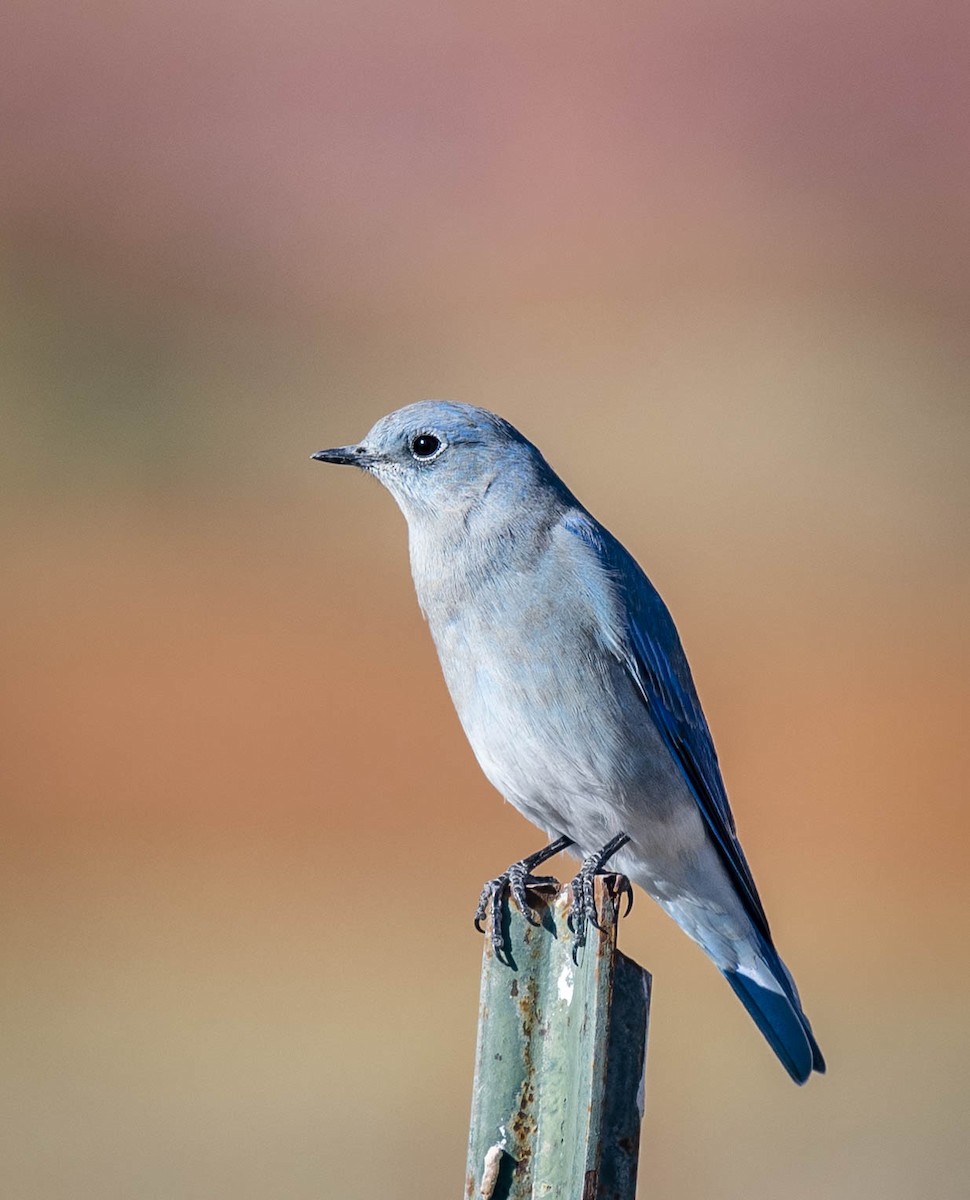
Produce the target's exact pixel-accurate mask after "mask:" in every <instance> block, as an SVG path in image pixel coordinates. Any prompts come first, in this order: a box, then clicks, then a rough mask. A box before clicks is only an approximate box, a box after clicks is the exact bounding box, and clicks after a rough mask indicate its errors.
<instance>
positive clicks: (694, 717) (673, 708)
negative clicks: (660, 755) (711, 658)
mask: <svg viewBox="0 0 970 1200" xmlns="http://www.w3.org/2000/svg"><path fill="white" fill-rule="evenodd" d="M563 524H564V525H565V527H566V529H567V530H568V531H569V532H570V533H572V534H574V535H575V536H577V537H579V538H581V539H582V540H583V542H585V543H586V545H587V546H588V547H589V548H590V549H591V550H592V551H593V552H594V553H595V554H596V556H597V558H598V559H599V562H600V565H601V566H602V567H603V568H604V570H605V571H606V572H607V575H608V577H609V579H610V581H611V584H612V586H613V588H614V589H615V592H616V598H617V600H618V601H619V611H620V612H621V613H624V614H626V625H625V628H624V629H622V630H620V631H619V635H620V636H619V644H618V646H617V647H616V648H615V652H616V653H617V654H618V656H619V657H620V658H621V660H622V661H623V663H624V666H625V667H626V669H627V671H628V672H629V674H630V677H631V679H632V680H633V683H634V685H635V686H636V689H637V691H638V692H639V693H640V696H641V697H642V699H643V702H644V704H645V706H646V708H647V712H648V713H649V715H650V717H651V719H652V720H653V723H654V724H655V725H656V727H657V729H658V730H659V732H660V735H661V737H662V738H663V740H664V743H665V745H666V746H667V748H668V750H669V751H670V753H671V755H672V756H673V758H674V761H675V762H676V763H677V765H678V767H679V768H680V771H681V773H682V775H683V777H684V779H685V780H686V782H687V785H688V787H689V788H690V790H691V793H692V795H693V796H694V799H695V800H696V802H697V806H698V808H699V809H700V812H701V815H702V816H703V818H704V821H705V824H706V825H707V829H708V831H709V833H710V835H711V838H712V840H713V842H714V844H715V846H716V847H717V850H718V853H719V854H720V857H721V859H722V861H723V863H724V865H725V868H726V869H727V871H728V873H729V875H730V876H731V879H732V880H733V882H734V884H735V887H736V888H737V890H738V893H739V895H740V896H741V898H742V899H743V901H744V904H745V908H746V910H747V912H748V914H749V916H750V917H751V919H752V921H753V922H754V924H755V926H756V928H757V929H758V930H759V931H760V932H761V933H762V934H763V935H764V936H765V938H767V939H768V940H769V942H770V939H771V934H770V932H769V929H768V919H767V917H766V916H765V911H764V908H763V907H762V904H761V898H760V897H759V895H758V890H757V888H756V887H755V883H754V879H753V878H752V875H751V869H750V867H749V866H748V863H747V860H746V858H745V857H744V851H743V850H742V849H741V844H740V842H739V841H738V838H737V833H736V831H735V825H734V817H733V815H732V813H731V808H730V805H729V804H728V798H727V793H726V792H725V790H724V783H723V781H722V779H721V771H720V767H719V766H718V762H717V754H716V752H715V750H714V743H713V741H712V739H711V734H710V730H709V729H708V727H707V721H706V720H705V718H704V713H703V711H702V710H701V705H700V701H699V700H698V698H697V692H696V690H695V688H694V682H693V679H692V678H691V674H690V668H689V666H688V665H687V659H686V657H685V655H684V651H683V648H682V647H681V644H680V638H679V637H678V635H677V630H676V628H675V626H674V623H673V620H672V618H671V616H670V613H669V612H668V611H667V607H666V605H665V604H664V602H663V600H662V599H661V598H660V595H659V593H658V592H657V591H656V589H655V588H654V587H653V585H652V584H651V582H650V580H649V579H647V577H646V575H645V574H644V573H643V571H642V570H641V569H640V567H639V566H638V564H637V563H636V561H635V560H634V559H633V557H632V556H631V555H630V554H629V553H628V552H627V551H626V550H625V549H624V548H623V546H621V545H620V543H619V542H618V541H617V540H616V539H615V538H614V537H613V536H612V535H611V534H609V533H608V532H607V531H606V530H605V529H603V528H602V527H601V526H599V525H598V524H596V522H594V521H593V519H592V518H591V517H590V516H589V515H588V514H587V513H585V512H582V511H577V512H573V513H570V514H569V515H568V516H567V517H566V518H565V520H564V522H563Z"/></svg>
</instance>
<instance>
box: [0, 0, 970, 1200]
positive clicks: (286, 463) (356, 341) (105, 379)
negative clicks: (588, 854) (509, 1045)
mask: <svg viewBox="0 0 970 1200" xmlns="http://www.w3.org/2000/svg"><path fill="white" fill-rule="evenodd" d="M2 20H3V26H4V31H3V45H4V69H3V72H2V74H0V103H2V121H0V138H2V162H3V167H2V172H0V255H2V258H0V309H2V325H0V327H2V330H3V333H2V338H0V374H2V390H3V415H2V437H0V470H2V479H3V503H2V506H0V538H2V543H3V563H4V565H3V586H2V589H0V637H2V640H3V649H2V661H3V670H2V680H0V688H2V706H3V717H2V738H3V743H4V744H3V751H2V755H0V780H2V787H0V792H2V806H3V828H2V837H0V890H2V900H3V910H4V916H3V920H2V933H0V944H2V960H3V962H2V973H0V1103H2V1108H3V1119H2V1122H0V1158H2V1162H3V1168H2V1176H3V1180H4V1182H3V1186H2V1191H3V1194H4V1195H5V1196H9V1197H11V1198H16V1200H87V1198H89V1197H90V1198H95V1197H97V1198H98V1200H107V1198H111V1200H116V1198H117V1200H142V1198H145V1200H149V1198H151V1200H155V1198H158V1200H168V1198H183V1197H185V1198H193V1200H194V1198H199V1200H209V1198H217V1200H222V1198H226V1200H228V1198H230V1197H231V1198H233V1200H240V1198H241V1200H248V1198H252V1200H263V1198H265V1197H283V1198H287V1200H291V1198H292V1200H304V1198H306V1200H311V1198H314V1200H315V1198H318V1197H331V1196H334V1197H336V1196H340V1197H346V1198H348V1200H369V1198H370V1197H372V1196H382V1197H388V1198H393V1200H416V1198H417V1197H422V1198H423V1197H428V1196H441V1197H446V1196H456V1195H458V1194H459V1189H460V1187H461V1182H462V1178H463V1170H464V1153H465V1135H466V1128H467V1114H468V1107H469V1099H470V1084H471V1071H472V1061H473V1050H474V1036H475V1020H476V1007H477V996H478V970H479V961H480V954H481V943H480V939H479V937H478V935H477V934H476V933H475V932H474V930H473V929H472V927H471V921H470V918H471V912H472V910H473V908H474V903H475V900H476V899H477V896H478V891H479V887H480V885H481V882H482V880H483V879H485V878H486V877H489V876H491V875H494V874H495V873H496V872H498V871H499V870H501V869H502V868H504V867H505V865H506V864H507V863H508V862H509V861H510V860H512V859H513V858H517V857H519V856H520V855H522V854H524V853H526V852H527V851H529V850H532V849H533V848H535V847H536V846H537V845H538V838H537V834H536V832H535V831H534V830H533V829H532V828H531V827H530V826H528V825H527V824H526V822H525V821H524V820H523V819H522V818H520V817H519V816H518V815H517V814H516V813H515V812H514V811H513V810H512V809H510V808H509V807H508V806H506V805H504V804H503V802H502V801H501V800H500V799H499V797H498V796H496V795H495V794H494V793H493V792H492V791H491V789H490V788H489V786H488V784H487V783H486V782H485V780H484V778H483V777H482V776H481V774H480V772H479V770H478V768H477V766H476V764H475V762H474V760H473V758H472V755H471V752H470V750H469V749H468V747H467V745H466V744H465V741H464V738H463V736H462V734H461V731H460V728H459V726H458V723H457V720H456V718H455V716H454V714H453V712H452V709H451V705H450V702H449V700H448V697H447V695H446V692H445V689H444V684H443V682H442V680H441V677H440V672H439V669H438V665H437V661H436V659H435V656H434V652H433V648H432V646H431V642H430V639H429V636H428V633H427V631H426V629H425V627H424V624H423V622H422V620H421V617H420V614H419V612H418V609H417V605H416V603H415V600H414V598H413V595H412V589H411V582H410V578H409V574H408V567H407V552H406V539H405V530H404V525H403V521H402V519H401V517H400V515H399V514H398V512H397V510H396V508H395V506H394V505H393V503H392V501H391V500H390V498H389V497H388V496H387V495H386V494H384V493H383V492H382V491H381V489H380V488H379V487H377V486H376V485H375V484H374V483H373V482H372V481H369V480H367V479H364V478H361V477H358V476H355V475H350V474H344V473H339V472H332V471H327V470H325V469H323V468H321V467H320V466H319V465H318V464H314V463H311V462H310V461H309V455H310V453H311V452H312V451H314V450H316V449H318V448H319V447H321V446H329V445H332V444H334V443H341V442H346V441H351V440H356V439H357V438H358V437H360V436H361V435H362V434H363V433H364V432H365V431H366V430H367V429H368V428H369V426H370V425H371V424H372V423H373V421H374V420H375V419H376V418H378V417H379V416H381V415H382V414H383V413H384V412H386V411H388V410H390V409H392V408H395V407H398V406H399V405H401V404H404V403H408V402H410V401H412V400H416V399H419V398H422V397H426V396H435V397H450V398H454V399H459V400H465V401H470V402H473V403H479V404H484V405H486V406H488V407H492V408H495V409H497V410H498V411H500V412H501V413H502V414H503V415H505V416H507V417H508V418H510V419H511V420H512V421H513V422H514V423H515V424H517V425H518V426H520V427H521V429H522V430H523V431H524V432H525V433H526V434H527V435H528V436H530V437H532V438H533V439H534V440H535V441H537V442H538V443H539V445H540V446H541V447H542V448H543V450H544V451H545V453H546V455H547V457H548V458H549V459H550V461H551V462H552V464H553V465H554V466H555V467H556V468H557V469H558V470H559V471H560V472H561V474H563V476H564V477H565V478H566V479H567V481H568V482H569V483H570V485H571V486H572V487H573V488H574V490H575V491H576V492H577V493H578V495H579V496H580V497H581V499H582V500H583V501H584V502H585V503H586V504H587V505H588V506H589V507H590V508H591V509H592V510H593V512H594V513H596V514H597V515H598V516H599V517H600V518H601V519H602V520H603V521H604V522H605V523H606V524H607V525H609V526H610V527H611V528H612V529H613V531H614V532H615V533H616V534H617V535H618V536H619V537H620V538H621V539H622V540H623V541H624V542H625V543H626V544H627V545H628V546H629V547H630V549H631V550H632V551H633V552H634V553H635V554H636V556H637V557H638V558H639V559H640V561H641V562H642V563H643V564H644V566H645V567H646V569H647V570H648V571H649V573H650V574H651V576H652V578H653V579H654V581H655V583H656V584H657V586H658V587H659V588H660V591H661V592H662V594H663V595H664V596H665V598H666V599H667V601H668V603H669V605H670V606H671V608H672V610H673V612H674V614H675V617H676V619H677V622H678V624H679V627H680V629H681V633H682V635H683V638H684V641H685V643H686V646H687V649H688V652H689V654H690V657H691V661H692V664H693V668H694V672H695V676H696V677H697V680H698V686H699V689H700V692H701V695H702V698H703V700H704V702H705V705H706V708H707V712H708V717H709V719H710V721H711V725H712V727H713V730H714V733H715V738H716V741H717V744H718V747H719V750H720V756H721V761H722V765H723V767H724V771H725V776H726V779H727V783H728V789H729V791H730V793H731V796H732V799H733V803H734V808H735V812H736V814H737V819H738V824H739V828H740V831H741V833H742V835H743V838H744V842H745V846H746V848H747V851H748V856H749V858H750V859H751V861H752V864H753V867H754V871H755V875H756V877H757V879H758V881H759V884H760V887H761V890H762V894H763V896H764V899H765V902H766V906H767V909H768V912H769V914H770V916H771V919H772V924H773V927H774V929H775V933H776V935H777V939H778V941H779V944H780V947H781V949H782V951H783V953H784V955H785V957H786V958H787V959H788V961H789V963H790V964H791V966H792V968H793V970H794V972H795V974H796V977H797V979H798V981H799V985H800V987H801V990H802V994H803V997H804V998H805V1002H806V1007H807V1010H808V1012H809V1014H810V1015H811V1017H812V1020H813V1022H814V1024H815V1028H816V1031H817V1033H818V1035H819V1039H820V1041H821V1044H822V1046H823V1048H824V1050H825V1053H826V1056H827V1058H828V1062H829V1075H828V1076H827V1077H826V1078H824V1079H819V1078H815V1079H813V1081H812V1082H811V1084H810V1085H809V1086H808V1087H807V1088H805V1089H804V1091H801V1092H800V1091H798V1090H797V1089H795V1088H794V1087H792V1085H791V1084H790V1082H789V1080H788V1078H787V1077H786V1075H785V1074H784V1072H783V1071H782V1069H781V1068H780V1066H779V1065H778V1064H777V1063H776V1062H775V1060H774V1058H773V1056H772V1055H771V1053H770V1051H769V1050H768V1048H767V1046H766V1045H765V1044H764V1043H763V1042H762V1040H761V1038H760V1037H759V1035H758V1033H757V1031H756V1030H755V1029H754V1027H753V1026H752V1024H751V1023H750V1021H749V1020H748V1018H747V1017H746V1016H745V1014H744V1012H743V1011H742V1009H741V1007H740V1005H739V1004H738V1003H737V1001H736V1000H735V999H734V998H733V996H732V995H731V994H730V992H729V989H728V988H727V987H726V986H725V985H724V983H723V982H722V981H721V980H720V979H719V977H718V976H717V974H716V973H715V972H714V971H713V970H712V969H711V968H710V966H709V965H708V963H707V962H706V961H705V960H704V958H703V956H702V955H701V954H700V953H699V952H698V951H697V950H696V948H695V947H694V946H693V945H692V944H691V943H689V942H688V941H687V939H686V938H684V937H683V935H682V934H680V932H679V931H678V930H677V929H676V928H675V927H674V926H673V925H672V924H671V923H670V922H668V921H667V920H666V918H664V917H663V916H662V914H660V912H659V910H656V909H655V908H653V906H651V904H650V903H649V901H647V900H646V899H641V900H640V902H639V903H638V905H637V907H636V908H635V910H634V913H633V915H632V917H631V918H630V919H629V920H628V921H627V922H626V923H625V924H624V926H623V929H622V932H621V944H622V946H623V948H624V949H625V950H626V952H627V953H629V954H631V955H633V956H634V957H636V958H637V959H639V960H640V961H641V962H643V963H644V964H645V965H647V966H648V967H649V968H650V969H651V970H652V971H653V972H654V976H655V1003H654V1010H653V1019H652V1028H651V1043H650V1056H649V1072H648V1101H647V1114H646V1122H645V1128H644V1138H643V1150H642V1167H641V1181H642V1184H641V1192H642V1194H643V1195H644V1196H651V1197H663V1198H665V1200H666V1198H670V1200H700V1198H702V1197H703V1198H709V1197H715V1196H717V1197H740V1196H744V1197H746V1198H747V1200H754V1198H757V1197H764V1198H767V1197H777V1196H779V1195H784V1196H786V1197H790V1198H791V1200H802V1198H805V1200H807V1198H809V1197H811V1198H818V1197H838V1198H846V1200H849V1198H852V1200H866V1198H868V1197H879V1198H880V1200H894V1198H897V1197H898V1198H900V1200H902V1198H910V1197H913V1196H919V1197H921V1198H922V1200H936V1198H941V1200H942V1198H950V1197H960V1196H965V1195H967V1194H968V1192H970V1168H968V1165H967V1153H966V1138H967V1133H966V1117H967V1112H968V1107H970V1087H968V1082H967V1079H968V1067H970V1047H968V1043H970V1038H968V1032H970V1022H968V1015H967V985H968V978H967V953H966V951H967V922H968V918H970V911H968V910H970V903H968V902H970V883H968V872H967V866H966V860H967V839H968V833H970V816H968V806H967V801H966V794H967V776H968V768H970V762H968V757H970V756H968V751H967V745H968V738H967V732H966V721H967V716H968V703H967V701H968V686H967V678H968V671H970V644H968V636H967V612H968V602H970V567H968V563H970V555H968V545H967V543H968V499H970V471H968V450H970V428H968V427H970V406H968V383H970V370H968V361H967V328H968V318H970V306H968V304H967V301H968V297H970V262H968V251H970V204H968V196H970V155H968V148H967V119H968V113H967V71H968V66H970V63H968V61H967V60H968V57H970V56H968V53H967V47H968V45H970V41H968V35H970V16H968V12H967V10H966V9H965V8H963V7H961V6H957V5H950V4H945V3H935V2H933V0H930V3H916V2H915V0H897V2H892V0H890V2H889V3H880V4H874V3H868V2H866V0H848V2H846V0H839V3H834V2H828V0H821V2H820V3H816V4H812V5H809V6H804V5H803V6H793V5H781V4H771V3H762V2H758V0H744V2H741V0H727V2H726V3H721V4H715V5H712V4H710V3H696V2H694V0H677V2H676V3H673V2H671V3H659V4H653V5H650V6H644V5H643V4H642V3H632V2H627V0H619V2H618V3H613V4H609V5H606V6H604V5H597V6H590V5H579V4H575V3H571V2H568V0H567V2H565V3H557V4H552V5H550V4H541V3H534V2H533V3H523V2H522V0H516V2H515V3H507V2H505V0H497V2H496V3H491V4H487V5H454V4H446V3H442V2H441V0H427V2H425V3H420V4H418V3H414V2H412V0H405V2H404V3H400V2H398V3H391V2H390V0H356V2H355V3H353V4H350V3H344V4H340V5H333V4H328V3H320V2H314V3H310V2H309V0H277V2H276V3H273V4H270V3H268V2H266V0H263V2H260V3H254V2H252V0H249V2H246V0H243V2H242V3H240V2H239V0H236V2H235V3H231V4H230V3H227V2H226V0H193V3H192V4H186V3H174V4H167V5H158V4H154V3H152V4H149V3H147V2H142V0H135V2H132V3H128V4H124V5H119V4H113V3H109V0H94V2H93V3H90V4H86V5H83V6H65V5H60V4H52V3H49V2H48V0H31V2H30V3H17V2H13V3H10V4H8V5H7V6H6V9H5V14H4V16H3V18H2ZM560 869H561V871H562V872H565V871H568V870H569V869H570V864H566V863H563V864H560Z"/></svg>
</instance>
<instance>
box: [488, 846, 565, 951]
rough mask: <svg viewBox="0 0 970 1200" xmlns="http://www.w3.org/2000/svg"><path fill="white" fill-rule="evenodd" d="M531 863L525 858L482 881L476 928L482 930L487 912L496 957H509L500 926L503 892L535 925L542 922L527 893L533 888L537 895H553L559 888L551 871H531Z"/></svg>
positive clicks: (532, 890)
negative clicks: (534, 872)
mask: <svg viewBox="0 0 970 1200" xmlns="http://www.w3.org/2000/svg"><path fill="white" fill-rule="evenodd" d="M531 865H532V864H531V863H530V862H529V861H528V860H527V859H523V860H521V861H519V862H514V863H512V865H511V866H510V867H509V868H508V870H507V871H503V872H502V874H501V875H497V876H496V877H495V878H494V879H490V880H489V881H488V882H487V883H486V884H485V886H484V887H483V888H482V894H481V896H479V898H478V908H477V910H476V911H475V928H476V929H477V930H478V932H479V933H484V932H485V929H484V927H483V925H482V922H483V921H484V920H485V918H486V916H490V917H491V929H490V930H489V936H490V938H491V942H492V949H493V950H494V951H495V954H496V955H497V957H499V958H506V957H508V952H509V949H510V947H509V946H508V944H507V942H506V938H505V933H504V930H503V928H502V901H503V900H504V898H505V896H506V894H508V895H509V896H511V898H512V899H513V900H514V901H515V904H516V906H517V907H518V909H519V912H521V913H522V915H523V916H524V917H525V919H526V920H527V921H528V922H529V924H530V925H536V926H538V925H540V924H541V923H542V922H541V921H540V920H539V918H538V917H537V916H536V915H535V912H534V910H533V908H532V906H531V905H530V903H529V893H530V892H533V893H535V894H536V895H538V896H541V897H543V898H547V897H552V896H555V894H556V893H557V892H558V891H559V880H558V879H555V878H554V877H553V876H552V875H530V874H529V868H530V866H531Z"/></svg>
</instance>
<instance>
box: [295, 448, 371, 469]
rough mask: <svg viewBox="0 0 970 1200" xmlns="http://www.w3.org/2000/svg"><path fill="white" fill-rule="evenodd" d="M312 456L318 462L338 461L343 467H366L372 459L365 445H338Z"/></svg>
mask: <svg viewBox="0 0 970 1200" xmlns="http://www.w3.org/2000/svg"><path fill="white" fill-rule="evenodd" d="M310 457H311V458H315V459H316V460H317V462H326V463H337V464H338V465H340V466H343V467H366V466H367V465H368V464H369V463H370V462H371V461H372V459H371V456H370V455H369V454H368V453H367V452H366V451H365V450H364V447H363V446H336V447H335V448H334V449H333V450H318V451H317V452H316V454H311V455H310Z"/></svg>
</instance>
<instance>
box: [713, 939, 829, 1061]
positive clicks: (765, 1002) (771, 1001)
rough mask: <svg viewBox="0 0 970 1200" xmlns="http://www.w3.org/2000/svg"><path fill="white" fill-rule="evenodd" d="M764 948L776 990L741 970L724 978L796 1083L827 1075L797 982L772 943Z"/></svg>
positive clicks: (764, 957) (764, 956) (764, 954)
mask: <svg viewBox="0 0 970 1200" xmlns="http://www.w3.org/2000/svg"><path fill="white" fill-rule="evenodd" d="M761 949H762V961H763V962H764V964H765V966H766V967H767V968H768V970H769V972H770V973H771V977H772V981H773V982H775V984H776V987H775V988H771V987H766V986H765V984H763V983H759V982H758V981H757V980H755V979H752V978H751V976H750V975H743V974H741V972H740V971H724V972H723V974H724V978H725V979H726V980H727V981H728V983H729V984H730V985H731V987H732V988H733V989H734V994H735V995H736V996H737V997H738V999H739V1000H740V1001H741V1003H742V1004H743V1005H744V1007H745V1008H746V1009H747V1010H748V1013H749V1015H750V1016H751V1018H752V1020H753V1021H754V1023H755V1024H756V1025H757V1026H758V1028H759V1029H760V1030H761V1032H762V1033H763V1034H764V1036H765V1038H766V1039H767V1041H768V1044H769V1045H770V1046H771V1048H772V1050H774V1052H775V1054H777V1055H778V1057H779V1058H780V1059H781V1062H782V1064H783V1065H784V1067H785V1070H786V1071H787V1072H788V1074H789V1075H790V1076H791V1077H792V1079H794V1081H795V1082H796V1083H804V1082H805V1081H806V1080H807V1079H808V1077H809V1075H811V1073H812V1072H813V1071H818V1072H819V1074H821V1075H824V1074H825V1059H824V1058H823V1057H822V1051H821V1050H820V1049H819V1046H818V1042H816V1040H815V1035H814V1034H813V1033H812V1027H811V1025H810V1024H809V1022H808V1017H806V1016H805V1014H804V1012H803V1011H802V1005H801V1001H800V1000H799V998H798V990H797V989H796V987H795V983H794V980H793V979H792V977H791V975H790V974H789V971H788V968H787V967H786V966H785V964H784V963H783V962H782V961H781V958H780V957H779V955H778V953H777V951H776V950H775V948H774V947H773V946H772V945H771V944H770V943H765V942H763V943H762V947H761Z"/></svg>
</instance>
